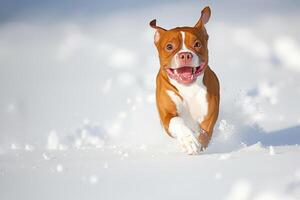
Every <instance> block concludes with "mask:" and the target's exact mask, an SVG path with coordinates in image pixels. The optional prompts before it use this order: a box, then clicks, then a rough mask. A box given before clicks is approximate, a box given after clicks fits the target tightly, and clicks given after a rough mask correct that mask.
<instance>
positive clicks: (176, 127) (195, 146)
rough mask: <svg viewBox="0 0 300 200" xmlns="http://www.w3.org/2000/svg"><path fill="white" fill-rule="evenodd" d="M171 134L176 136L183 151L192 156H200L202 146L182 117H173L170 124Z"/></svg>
mask: <svg viewBox="0 0 300 200" xmlns="http://www.w3.org/2000/svg"><path fill="white" fill-rule="evenodd" d="M169 132H170V133H171V134H172V136H174V137H175V138H176V139H177V140H178V142H179V144H180V146H181V148H182V149H183V151H185V152H186V153H188V154H190V155H196V154H199V153H200V151H201V144H200V143H199V141H198V139H197V138H196V136H195V135H194V133H193V131H192V130H190V129H189V128H188V127H187V126H186V124H185V123H184V120H183V119H182V118H181V117H173V118H171V120H170V123H169Z"/></svg>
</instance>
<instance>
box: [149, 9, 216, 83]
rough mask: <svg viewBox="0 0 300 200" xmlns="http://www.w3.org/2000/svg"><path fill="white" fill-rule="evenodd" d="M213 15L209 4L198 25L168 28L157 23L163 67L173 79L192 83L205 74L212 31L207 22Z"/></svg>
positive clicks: (153, 26)
mask: <svg viewBox="0 0 300 200" xmlns="http://www.w3.org/2000/svg"><path fill="white" fill-rule="evenodd" d="M210 15H211V11H210V8H209V7H205V8H204V9H203V10H202V12H201V17H200V19H199V20H198V22H197V23H196V25H195V26H194V27H177V28H174V29H170V30H166V29H164V28H161V27H159V26H157V25H156V20H152V21H151V22H150V26H151V27H152V28H154V29H156V32H155V36H154V43H155V45H156V47H157V50H158V53H159V59H160V66H161V68H162V69H163V70H165V71H166V72H167V74H168V76H169V78H172V79H175V80H176V81H177V82H178V83H181V84H185V85H187V84H190V83H192V82H194V81H195V80H196V79H197V77H198V76H199V75H200V74H202V73H203V72H204V70H205V68H206V66H207V64H208V49H207V41H208V34H207V32H206V29H205V27H204V25H205V24H206V23H207V22H208V20H209V18H210Z"/></svg>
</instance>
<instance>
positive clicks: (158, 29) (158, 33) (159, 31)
mask: <svg viewBox="0 0 300 200" xmlns="http://www.w3.org/2000/svg"><path fill="white" fill-rule="evenodd" d="M149 25H150V26H151V27H152V28H154V29H156V31H155V35H154V43H155V44H157V43H158V41H159V39H160V38H161V36H162V34H164V32H166V31H167V30H166V29H164V28H161V27H159V26H157V25H156V19H154V20H152V21H151V22H150V23H149Z"/></svg>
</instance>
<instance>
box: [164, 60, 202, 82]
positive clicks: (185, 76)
mask: <svg viewBox="0 0 300 200" xmlns="http://www.w3.org/2000/svg"><path fill="white" fill-rule="evenodd" d="M204 68H205V63H201V65H200V66H198V67H190V66H183V67H179V68H176V69H173V68H167V69H166V71H167V73H168V75H169V77H170V78H172V79H175V80H176V81H177V82H178V83H182V84H190V83H192V82H194V81H195V80H196V78H197V77H198V76H199V75H200V74H201V72H202V71H203V70H204Z"/></svg>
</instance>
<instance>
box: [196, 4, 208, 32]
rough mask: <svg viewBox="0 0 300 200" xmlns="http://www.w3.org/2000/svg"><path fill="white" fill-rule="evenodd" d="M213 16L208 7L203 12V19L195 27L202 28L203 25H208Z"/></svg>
mask: <svg viewBox="0 0 300 200" xmlns="http://www.w3.org/2000/svg"><path fill="white" fill-rule="evenodd" d="M210 15H211V11H210V8H209V7H208V6H207V7H205V8H204V9H203V10H202V11H201V17H200V19H199V21H198V22H197V24H196V25H195V27H201V26H202V25H204V24H206V23H207V22H208V21H209V18H210Z"/></svg>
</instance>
